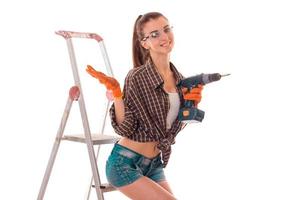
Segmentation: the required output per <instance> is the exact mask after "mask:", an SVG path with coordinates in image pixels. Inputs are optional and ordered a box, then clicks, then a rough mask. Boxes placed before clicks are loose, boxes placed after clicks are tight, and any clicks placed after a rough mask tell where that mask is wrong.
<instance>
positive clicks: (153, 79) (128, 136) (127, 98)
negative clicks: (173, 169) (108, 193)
mask: <svg viewBox="0 0 300 200" xmlns="http://www.w3.org/2000/svg"><path fill="white" fill-rule="evenodd" d="M173 46H174V36H173V32H172V26H171V25H170V24H169V22H168V20H167V18H166V17H164V16H163V15H162V14H161V13H158V12H150V13H147V14H144V15H140V16H139V17H138V18H137V20H136V22H135V25H134V31H133V63H134V68H133V69H132V70H130V71H129V73H128V75H127V76H126V79H125V84H124V89H123V93H122V92H121V89H120V86H119V83H118V82H117V81H116V80H115V79H114V78H112V77H108V76H106V75H105V74H103V73H101V72H98V71H95V70H94V69H93V68H92V67H91V66H88V68H87V72H88V73H90V74H91V75H92V76H94V77H96V78H97V79H98V80H99V81H100V82H101V83H103V84H104V85H105V86H106V88H107V89H108V90H111V91H112V94H113V96H114V103H113V105H112V107H111V109H110V116H111V120H112V126H113V128H114V129H115V131H116V132H117V133H118V134H119V135H121V136H123V137H122V138H121V139H120V140H119V142H118V143H116V144H115V146H114V148H113V150H112V153H111V155H110V156H109V158H108V161H107V165H106V176H107V179H108V181H109V183H110V184H112V185H113V186H114V187H116V188H117V189H118V190H119V191H121V192H122V193H124V194H125V195H126V196H128V197H129V198H131V199H143V200H145V199H164V200H167V199H176V198H175V197H174V195H173V193H172V190H171V188H170V186H169V184H168V182H167V180H166V177H165V175H164V169H163V168H164V167H165V166H166V165H167V163H168V160H169V157H170V154H171V144H174V143H175V142H174V139H175V136H176V135H177V133H178V132H179V131H180V130H181V129H182V128H183V126H184V124H183V123H182V122H180V121H178V119H177V115H178V111H179V107H180V105H181V104H182V101H183V98H182V97H184V99H190V100H195V101H196V102H197V104H198V103H199V101H200V99H201V90H202V86H199V87H198V88H195V89H193V90H191V91H190V92H188V93H187V92H186V91H185V94H183V92H182V90H181V89H180V88H178V87H177V84H178V83H179V81H180V80H181V79H182V78H183V76H182V75H181V74H180V73H179V72H178V71H177V69H176V68H175V66H174V65H173V64H172V63H171V62H170V53H171V51H172V49H173Z"/></svg>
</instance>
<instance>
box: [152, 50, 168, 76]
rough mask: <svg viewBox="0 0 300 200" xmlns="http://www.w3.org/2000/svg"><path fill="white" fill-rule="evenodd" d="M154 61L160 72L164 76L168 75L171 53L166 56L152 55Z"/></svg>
mask: <svg viewBox="0 0 300 200" xmlns="http://www.w3.org/2000/svg"><path fill="white" fill-rule="evenodd" d="M152 62H153V63H154V65H155V66H156V68H157V70H158V72H159V74H160V75H161V76H162V77H163V78H164V77H167V76H168V75H169V74H170V72H171V68H170V57H169V55H166V56H156V57H152Z"/></svg>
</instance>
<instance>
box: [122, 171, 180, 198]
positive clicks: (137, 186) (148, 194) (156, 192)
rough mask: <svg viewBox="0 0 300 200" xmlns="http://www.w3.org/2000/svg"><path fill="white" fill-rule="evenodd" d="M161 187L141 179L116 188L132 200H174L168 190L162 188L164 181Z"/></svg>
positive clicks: (143, 178) (147, 179) (146, 179)
mask: <svg viewBox="0 0 300 200" xmlns="http://www.w3.org/2000/svg"><path fill="white" fill-rule="evenodd" d="M161 183H162V185H160V184H158V183H156V182H154V181H152V180H151V179H149V178H148V177H145V176H143V177H141V178H139V179H138V180H136V181H135V182H133V183H131V184H129V185H126V186H123V187H119V188H117V189H118V190H119V191H120V192H122V193H123V194H125V195H126V196H128V197H129V198H131V199H134V200H153V199H155V200H174V199H176V198H175V197H174V196H173V195H172V194H171V193H170V192H169V191H168V190H166V189H165V188H164V186H166V184H165V183H166V181H164V182H161Z"/></svg>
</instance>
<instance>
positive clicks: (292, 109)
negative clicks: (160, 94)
mask: <svg viewBox="0 0 300 200" xmlns="http://www.w3.org/2000/svg"><path fill="white" fill-rule="evenodd" d="M299 10H300V6H299V5H298V4H297V1H296V0H295V1H292V0H285V1H283V0H282V1H280V0H275V1H271V0H269V1H268V0H252V1H238V0H229V1H221V0H211V1H188V0H185V1H178V0H172V1H171V0H169V1H158V0H153V1H147V0H136V1H133V0H132V1H115V0H109V1H108V0H107V1H100V0H98V1H93V0H86V1H78V0H75V1H70V0H51V1H50V0H49V1H34V0H28V1H15V0H12V1H6V2H5V1H1V3H0V20H1V24H0V26H1V32H0V34H1V35H0V36H1V37H0V55H1V58H0V92H1V93H0V94H1V98H0V133H1V139H0V148H1V151H0V158H1V164H0V168H1V170H0V184H1V187H0V188H1V189H0V199H3V200H6V199H26V200H27V199H28V200H31V199H36V198H37V195H38V191H39V187H40V184H41V181H42V177H43V174H44V171H45V169H46V165H47V161H48V158H49V156H50V152H51V148H52V145H53V142H54V138H55V135H56V131H57V129H58V126H59V123H60V119H61V116H62V113H63V109H64V106H65V103H66V99H67V93H68V89H69V88H70V87H71V86H72V84H73V80H72V74H71V67H70V62H69V57H68V52H67V47H66V44H65V41H64V39H63V38H61V37H59V36H57V35H55V34H54V31H56V30H61V29H65V30H73V31H84V32H95V33H98V34H100V35H101V36H102V37H103V38H104V40H105V44H106V47H107V51H108V54H109V57H110V60H111V64H112V66H113V68H114V72H115V76H116V78H117V79H118V80H119V81H120V82H121V85H123V81H124V78H125V75H126V73H127V72H128V70H129V69H131V68H132V61H131V37H132V29H133V23H134V21H135V19H136V17H137V16H138V15H139V14H143V13H145V12H148V11H160V12H162V13H163V14H165V15H166V16H167V17H168V18H169V20H170V23H171V24H172V25H173V26H174V34H175V39H176V44H175V48H174V50H173V54H172V57H171V60H172V61H173V63H174V64H175V65H176V66H177V68H178V69H179V71H181V72H182V73H183V74H184V75H185V76H191V75H195V74H199V73H202V72H204V73H212V72H220V73H231V76H230V77H228V78H224V79H222V80H221V81H219V82H216V83H212V84H210V85H207V86H205V89H204V91H203V100H202V102H201V103H200V106H199V108H201V109H202V110H204V111H205V112H206V116H205V119H204V120H203V122H202V123H199V124H191V125H189V126H188V127H187V128H185V129H184V130H183V131H182V132H181V133H180V134H179V135H178V137H177V140H176V144H175V145H174V146H173V154H172V157H171V160H170V162H169V165H168V167H167V169H166V174H167V177H168V180H169V182H170V185H171V186H172V189H173V190H174V193H175V195H176V196H177V198H178V199H184V200H185V199H188V200H189V199H203V200H221V199H230V200H241V199H242V200H254V199H255V200H267V199H270V200H274V199H278V200H279V199H280V200H287V199H288V200H296V199H297V200H298V199H300V190H299V188H300V170H299V169H300V160H299V153H300V145H299V143H300V136H299V133H300V128H299V122H298V121H299V112H300V106H299V102H300V97H299V86H300V81H299V73H298V69H297V68H298V67H299V66H300V57H299V55H300V37H299V36H300V29H299V24H300V20H299V19H300V12H299ZM75 43H76V45H77V46H76V45H75V47H76V48H77V50H78V51H77V52H78V54H77V55H78V57H80V59H79V60H78V66H79V68H80V70H81V72H82V74H81V77H82V82H83V83H85V84H86V86H85V88H86V94H87V95H86V101H87V109H88V111H89V113H92V114H90V115H89V117H90V122H91V128H92V130H93V131H94V132H95V131H99V129H100V128H99V127H100V125H99V120H100V116H101V113H100V110H99V109H98V107H99V106H100V105H103V100H98V99H97V98H98V97H101V95H102V96H103V91H104V87H103V86H101V85H100V84H98V82H97V81H96V80H94V79H92V78H90V77H89V76H87V74H86V73H84V68H85V65H86V64H92V65H94V67H95V68H97V69H99V70H100V69H101V70H104V65H103V64H102V63H101V54H100V52H99V48H98V46H97V45H96V44H94V43H96V42H94V41H82V40H80V41H79V40H78V41H75ZM88 94H90V95H88ZM78 110H79V109H78V106H77V103H76V104H75V105H74V107H73V109H72V112H71V115H70V118H69V121H68V125H67V127H66V132H69V133H70V132H72V133H74V132H76V133H77V132H78V133H79V132H82V128H81V127H82V126H81V121H80V115H79V113H78ZM96 115H98V116H96ZM97 117H98V118H97ZM97 120H98V121H97ZM108 122H109V121H108ZM109 129H110V127H108V130H109ZM110 148H111V146H110V145H107V146H103V151H101V152H103V155H102V157H101V158H102V159H100V160H99V161H100V164H99V166H100V168H101V169H100V171H101V173H102V174H103V169H104V162H105V159H106V158H107V156H108V153H109V151H110ZM90 175H91V171H90V166H89V160H88V154H87V150H86V146H85V145H83V144H79V143H72V142H62V143H61V147H60V149H59V153H58V157H57V160H56V163H55V165H54V168H53V174H52V176H51V178H50V181H49V185H48V188H47V191H46V195H45V199H50V200H65V199H72V200H76V199H78V200H80V199H84V196H85V194H86V191H87V187H88V182H89V178H90ZM102 179H103V180H105V178H104V177H103V178H102ZM145 195H146V194H145ZM105 196H106V198H107V199H126V198H125V197H124V196H123V195H121V194H120V193H118V192H112V193H108V194H105ZM92 199H96V198H95V192H94V191H93V196H92Z"/></svg>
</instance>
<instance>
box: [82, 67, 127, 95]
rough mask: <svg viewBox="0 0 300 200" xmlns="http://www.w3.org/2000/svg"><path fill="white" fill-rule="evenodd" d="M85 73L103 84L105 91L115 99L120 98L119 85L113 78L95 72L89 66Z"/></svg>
mask: <svg viewBox="0 0 300 200" xmlns="http://www.w3.org/2000/svg"><path fill="white" fill-rule="evenodd" d="M86 71H87V73H89V74H90V75H91V76H93V77H94V78H96V79H98V80H99V81H100V83H102V84H104V85H105V87H106V89H107V90H111V91H112V93H113V96H114V98H115V99H118V98H122V92H121V88H120V84H119V82H118V81H117V80H116V79H115V78H113V77H110V76H107V75H105V74H104V73H102V72H100V71H96V70H95V69H94V68H93V67H92V66H90V65H87V68H86Z"/></svg>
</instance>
